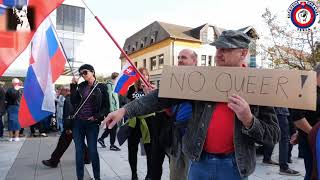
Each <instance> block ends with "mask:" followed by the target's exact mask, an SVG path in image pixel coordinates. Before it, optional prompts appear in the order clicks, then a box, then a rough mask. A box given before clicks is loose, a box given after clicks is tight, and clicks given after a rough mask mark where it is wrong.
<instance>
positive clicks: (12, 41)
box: [0, 0, 64, 76]
mask: <svg viewBox="0 0 320 180" xmlns="http://www.w3.org/2000/svg"><path fill="white" fill-rule="evenodd" d="M63 1H64V0H29V1H25V3H27V2H28V4H21V1H19V2H20V4H15V2H16V1H12V0H0V23H1V24H2V26H1V28H0V76H1V75H2V74H3V73H4V72H5V70H6V69H7V68H8V67H9V66H10V64H11V63H12V62H13V61H14V60H15V59H16V58H17V57H18V56H19V54H21V53H22V51H23V50H24V49H25V48H26V47H27V46H28V44H29V43H30V41H31V39H32V37H33V35H34V33H35V31H36V29H37V28H38V27H39V25H40V24H41V22H42V21H43V20H44V19H45V18H46V17H47V16H48V15H49V14H50V13H51V12H52V11H53V10H55V9H56V8H57V7H58V6H59V5H60V4H62V3H63ZM3 9H5V11H4V10H3ZM26 14H28V16H26ZM20 15H21V17H22V16H23V15H25V17H24V19H26V21H29V22H28V23H20V24H14V23H13V22H16V21H18V22H19V21H20V22H21V19H22V22H23V20H24V19H23V18H21V17H20V19H19V16H20ZM1 17H2V18H1ZM4 23H6V26H4V25H3V24H4ZM26 24H27V25H28V26H27V28H26V27H24V26H26Z"/></svg>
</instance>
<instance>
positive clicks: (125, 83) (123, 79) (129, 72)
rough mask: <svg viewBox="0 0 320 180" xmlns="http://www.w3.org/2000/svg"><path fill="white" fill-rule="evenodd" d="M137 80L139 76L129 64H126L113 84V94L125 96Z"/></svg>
mask: <svg viewBox="0 0 320 180" xmlns="http://www.w3.org/2000/svg"><path fill="white" fill-rule="evenodd" d="M139 78H140V76H139V74H138V73H137V72H136V70H135V69H134V68H133V67H132V66H131V65H130V64H129V63H126V64H125V65H124V66H123V67H122V70H121V73H120V75H119V76H118V78H117V80H116V82H115V85H116V87H115V88H114V92H116V93H118V94H120V95H123V96H125V95H126V93H127V91H128V89H129V87H130V86H131V85H132V84H133V83H134V82H135V81H137V80H138V79H139Z"/></svg>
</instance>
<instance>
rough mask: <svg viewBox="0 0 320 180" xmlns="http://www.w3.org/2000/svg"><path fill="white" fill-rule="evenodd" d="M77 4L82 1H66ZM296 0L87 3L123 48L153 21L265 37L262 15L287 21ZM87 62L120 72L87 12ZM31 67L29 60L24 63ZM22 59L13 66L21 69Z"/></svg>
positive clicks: (115, 56)
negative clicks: (250, 28) (249, 29)
mask: <svg viewBox="0 0 320 180" xmlns="http://www.w3.org/2000/svg"><path fill="white" fill-rule="evenodd" d="M68 1H76V2H78V3H80V2H81V0H66V3H68ZM292 2H293V0H242V1H239V0H228V1H225V0H136V1H132V0H122V1H121V0H116V1H105V0H86V3H87V4H88V6H89V7H90V8H91V9H92V11H93V12H94V13H95V14H96V15H97V16H98V17H99V18H100V19H101V21H102V22H103V23H104V24H105V26H106V27H107V29H108V30H109V31H110V32H111V33H112V35H113V36H114V38H115V39H116V40H117V41H118V43H119V44H120V46H121V47H122V46H123V44H124V41H125V39H126V38H127V37H129V36H131V35H132V34H134V33H136V32H137V31H139V30H141V29H142V28H144V27H146V26H147V25H149V24H151V23H152V22H154V21H162V22H166V23H172V24H177V25H182V26H188V27H198V26H200V25H203V24H205V23H210V24H213V25H216V26H218V27H222V28H226V29H238V28H242V27H245V26H253V27H254V28H255V29H256V30H257V31H258V33H259V35H260V36H261V35H262V34H266V32H265V29H266V28H265V26H264V23H263V19H262V17H261V15H262V14H263V12H264V11H265V9H266V8H270V9H271V11H272V12H274V13H276V14H277V15H278V16H279V17H280V19H281V20H283V21H284V22H288V21H289V19H288V18H287V10H288V7H289V6H290V4H291V3H292ZM85 16H86V22H85V23H86V24H85V26H86V32H85V44H84V46H83V47H82V48H81V49H82V50H83V51H85V52H86V56H85V62H88V63H90V64H92V65H93V66H94V67H95V69H96V72H97V73H99V74H103V75H109V74H111V73H112V72H114V71H118V72H119V71H120V60H119V56H120V51H119V50H118V49H117V47H116V46H115V45H114V44H113V42H112V41H111V39H110V38H109V37H108V36H107V34H106V33H105V32H104V31H103V29H102V28H101V27H100V25H99V24H98V23H97V21H96V20H95V19H94V17H93V16H92V15H91V14H90V13H89V11H86V15H85ZM24 61H25V64H26V65H25V66H26V68H25V69H27V67H28V59H27V60H24ZM20 62H21V60H19V62H18V61H16V62H15V64H16V65H14V64H13V66H18V65H19V64H23V63H20Z"/></svg>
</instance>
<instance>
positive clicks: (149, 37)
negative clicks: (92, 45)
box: [120, 21, 259, 57]
mask: <svg viewBox="0 0 320 180" xmlns="http://www.w3.org/2000/svg"><path fill="white" fill-rule="evenodd" d="M208 27H213V29H214V36H215V37H214V39H215V38H217V36H219V35H220V34H221V32H222V31H223V30H224V29H223V28H219V27H217V26H214V25H211V24H208V23H206V24H203V25H201V26H198V27H196V28H192V27H187V26H180V25H176V24H170V23H165V22H160V21H154V22H153V23H151V24H149V25H148V26H146V27H144V28H143V29H141V30H140V31H138V32H136V33H135V34H133V35H132V36H130V37H129V38H127V39H126V41H125V43H124V48H123V49H124V50H125V51H126V53H127V54H132V53H133V52H136V51H138V50H141V49H144V48H146V47H149V46H151V45H152V44H156V43H158V42H161V41H163V40H166V39H168V38H173V39H179V40H188V41H193V42H200V43H208V42H206V41H205V40H204V41H205V42H202V41H201V37H200V35H201V32H202V31H206V30H207V28H208ZM239 30H240V31H243V32H244V33H246V34H247V35H248V36H250V37H251V38H253V39H256V38H259V37H258V35H257V33H256V30H255V29H254V28H253V27H251V26H247V27H245V28H241V29H239ZM120 57H122V54H121V55H120Z"/></svg>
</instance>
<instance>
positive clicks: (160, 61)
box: [158, 54, 164, 69]
mask: <svg viewBox="0 0 320 180" xmlns="http://www.w3.org/2000/svg"><path fill="white" fill-rule="evenodd" d="M158 57H159V69H162V68H163V65H164V57H163V54H160V55H159V56H158Z"/></svg>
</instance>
